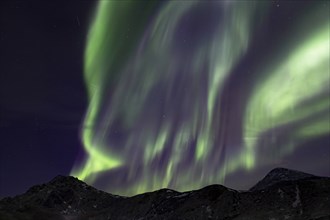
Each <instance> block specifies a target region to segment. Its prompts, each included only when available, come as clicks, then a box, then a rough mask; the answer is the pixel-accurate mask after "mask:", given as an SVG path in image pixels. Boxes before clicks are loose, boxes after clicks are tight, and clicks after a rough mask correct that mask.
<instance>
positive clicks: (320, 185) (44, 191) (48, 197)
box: [0, 168, 330, 220]
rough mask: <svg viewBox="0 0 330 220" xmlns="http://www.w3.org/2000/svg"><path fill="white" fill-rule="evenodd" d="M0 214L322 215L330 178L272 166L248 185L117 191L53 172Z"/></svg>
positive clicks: (327, 213)
mask: <svg viewBox="0 0 330 220" xmlns="http://www.w3.org/2000/svg"><path fill="white" fill-rule="evenodd" d="M0 219H1V220H11V219H13V220H21V219H22V220H23V219H24V220H25V219H27V220H28V219H31V220H32V219H33V220H38V219H40V220H41V219H42V220H46V219H50V220H51V219H53V220H60V219H70V220H75V219H78V220H80V219H81V220H85V219H86V220H87V219H88V220H106V219H115V220H116V219H122V220H124V219H132V220H138V219H139V220H143V219H173V220H174V219H187V220H193V219H196V220H197V219H218V220H248V219H251V220H259V219H260V220H282V219H283V220H286V219H288V220H305V219H306V220H326V219H330V178H329V177H317V176H313V175H310V174H306V173H302V172H298V171H293V170H288V169H284V168H277V169H274V170H272V171H271V172H269V173H268V174H267V175H266V176H265V178H263V179H262V180H261V181H260V182H258V183H257V184H256V185H255V186H254V187H252V188H251V189H250V190H249V191H236V190H233V189H229V188H227V187H224V186H221V185H211V186H207V187H205V188H202V189H199V190H194V191H189V192H183V193H181V192H176V191H174V190H170V189H161V190H158V191H154V192H149V193H144V194H140V195H136V196H133V197H121V196H115V195H111V194H108V193H106V192H103V191H100V190H97V189H95V188H93V187H91V186H88V185H87V184H85V183H84V182H82V181H80V180H78V179H76V178H74V177H65V176H57V177H55V178H54V179H53V180H51V181H50V182H48V183H47V184H42V185H37V186H33V187H31V188H30V189H29V190H28V191H27V192H26V193H24V194H23V195H19V196H16V197H13V198H4V199H2V200H1V201H0Z"/></svg>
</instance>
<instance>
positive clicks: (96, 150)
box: [72, 1, 330, 195]
mask: <svg viewBox="0 0 330 220" xmlns="http://www.w3.org/2000/svg"><path fill="white" fill-rule="evenodd" d="M299 4H300V5H299ZM281 7H297V8H298V10H301V11H303V12H304V15H303V16H302V15H300V17H299V19H293V20H290V19H291V17H290V15H288V17H286V18H285V19H288V20H290V23H291V24H292V25H291V26H290V29H289V30H286V31H285V30H283V32H282V33H278V32H275V31H272V30H271V28H272V27H270V26H269V25H272V23H271V21H270V20H271V16H274V13H276V12H274V11H275V10H283V9H282V8H281ZM328 7H329V6H328V3H326V2H325V1H319V2H317V3H314V4H310V5H308V7H307V6H306V3H305V4H303V3H298V2H266V1H265V2H261V1H256V2H253V1H246V2H245V1H168V2H155V1H153V2H144V1H142V2H140V1H122V2H120V1H100V2H99V3H98V6H97V9H96V12H95V17H94V20H93V21H92V23H91V26H90V30H89V32H88V38H87V43H86V49H85V59H84V60H85V68H84V70H85V76H84V77H85V83H86V87H87V88H88V95H89V102H90V104H89V107H88V110H87V113H86V116H85V119H84V122H83V124H82V128H81V139H82V142H83V144H84V148H85V151H86V157H85V159H84V160H83V161H78V162H77V164H76V165H75V167H74V169H73V171H72V174H73V175H75V176H77V177H78V178H80V179H83V180H85V181H87V182H89V183H95V184H97V182H102V184H103V188H105V189H107V190H108V191H110V192H116V193H119V194H125V195H132V194H136V193H141V192H145V191H151V190H156V189H159V188H165V187H166V188H173V189H177V190H181V191H182V190H189V189H196V188H199V187H202V186H205V185H208V184H213V183H222V184H223V183H225V182H226V178H227V176H228V175H231V174H234V173H235V172H237V171H239V170H245V171H247V172H248V171H251V170H254V169H257V168H258V167H262V166H266V165H267V166H269V165H275V164H276V163H277V161H278V160H281V158H284V157H286V156H287V155H290V154H293V152H294V151H295V149H296V148H299V146H301V144H302V143H304V142H306V141H308V140H311V139H313V138H317V137H322V136H324V135H329V132H330V129H329V124H328V121H329V102H330V101H329V91H330V88H329V83H330V82H329V13H328V11H327V9H328ZM282 20H283V18H282ZM288 22H289V21H288ZM283 26H285V25H283ZM265 31H268V32H269V33H266V34H265V33H264V32H265ZM271 35H274V36H273V37H274V41H273V43H274V45H267V44H269V43H270V40H265V42H266V43H259V44H258V41H260V40H263V38H266V37H267V38H269V37H270V36H271ZM265 45H266V46H265ZM251 56H253V57H254V58H253V59H254V60H253V61H244V60H247V59H249V58H246V57H251ZM246 62H248V63H249V66H244V63H246ZM324 147H325V148H326V147H329V146H324ZM324 165H326V164H324ZM106 180H108V181H106Z"/></svg>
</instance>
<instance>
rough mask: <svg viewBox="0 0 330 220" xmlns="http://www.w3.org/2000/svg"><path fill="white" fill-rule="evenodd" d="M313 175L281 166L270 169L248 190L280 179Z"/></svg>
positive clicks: (263, 186)
mask: <svg viewBox="0 0 330 220" xmlns="http://www.w3.org/2000/svg"><path fill="white" fill-rule="evenodd" d="M312 177H315V176H314V175H311V174H307V173H304V172H301V171H296V170H291V169H287V168H283V167H278V168H275V169H272V170H271V171H270V172H269V173H268V174H267V175H266V176H265V177H264V178H263V179H262V180H261V181H259V182H258V183H257V184H256V185H255V186H253V187H252V188H251V189H250V190H251V191H255V190H261V189H265V188H267V187H269V186H271V185H274V184H276V183H278V182H282V181H296V180H301V179H306V178H312Z"/></svg>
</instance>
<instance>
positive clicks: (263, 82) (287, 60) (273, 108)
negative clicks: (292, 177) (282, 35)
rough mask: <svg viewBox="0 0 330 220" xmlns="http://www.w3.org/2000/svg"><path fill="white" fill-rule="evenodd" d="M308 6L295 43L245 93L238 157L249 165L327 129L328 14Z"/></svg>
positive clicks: (329, 112) (329, 126) (289, 150)
mask: <svg viewBox="0 0 330 220" xmlns="http://www.w3.org/2000/svg"><path fill="white" fill-rule="evenodd" d="M314 10H315V11H314V12H313V13H312V15H310V16H309V17H308V19H309V20H313V24H312V25H313V26H312V27H309V28H306V27H303V26H300V27H299V28H300V29H303V30H308V32H307V31H302V30H299V28H297V29H298V30H296V32H298V33H300V37H301V38H302V39H301V40H300V41H299V44H298V45H294V46H293V47H294V48H293V49H292V50H291V51H290V53H287V54H286V56H284V57H283V58H282V59H280V60H281V61H280V63H276V64H272V65H270V66H272V67H270V68H269V66H268V67H267V68H265V69H264V70H263V74H260V76H261V77H260V78H259V81H258V83H257V85H256V86H255V88H254V90H253V93H252V96H251V97H250V99H249V102H248V106H247V109H246V114H245V127H244V138H245V150H244V151H243V153H242V155H244V156H242V157H245V163H246V165H247V166H249V167H250V168H253V166H256V163H257V162H258V163H259V166H262V165H264V164H267V163H268V164H271V163H273V162H274V160H276V159H279V158H272V159H270V156H269V155H274V153H275V152H276V154H278V155H280V156H279V157H283V156H285V155H287V154H289V153H292V152H293V151H294V149H295V148H296V147H297V146H299V144H301V143H302V142H303V141H305V140H306V139H308V138H313V137H317V136H321V135H326V134H329V133H330V124H329V122H330V97H329V93H330V73H329V68H330V63H329V60H330V56H329V53H330V50H329V49H330V44H329V41H330V38H329V36H330V31H329V27H330V20H329V13H324V12H323V10H324V5H320V6H319V7H316V8H314ZM305 20H307V19H305ZM311 30H312V31H311ZM274 52H275V53H276V51H274ZM267 72H268V73H267ZM257 158H261V159H259V160H258V159H257Z"/></svg>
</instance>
